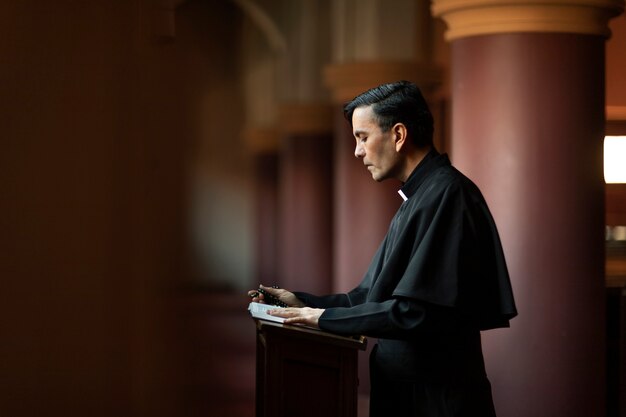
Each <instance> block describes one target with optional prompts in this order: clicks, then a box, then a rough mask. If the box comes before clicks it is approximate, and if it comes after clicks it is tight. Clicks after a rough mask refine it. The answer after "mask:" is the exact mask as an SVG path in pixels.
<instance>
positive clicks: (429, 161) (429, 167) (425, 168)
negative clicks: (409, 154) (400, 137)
mask: <svg viewBox="0 0 626 417" xmlns="http://www.w3.org/2000/svg"><path fill="white" fill-rule="evenodd" d="M449 164H450V161H449V159H448V155H446V154H443V155H442V154H440V153H439V152H437V150H436V149H435V148H432V149H431V150H430V151H428V153H427V154H426V155H425V156H424V158H423V159H422V160H421V161H420V163H419V164H417V166H416V167H415V169H414V170H413V172H411V175H409V178H407V180H406V182H405V183H404V184H402V187H400V189H399V190H398V194H400V197H402V199H403V200H404V201H406V200H408V199H409V198H411V196H412V195H413V194H415V191H417V189H418V188H419V186H420V185H421V184H422V182H424V179H425V178H426V176H427V174H428V173H430V172H431V171H434V170H435V169H436V168H438V167H440V166H443V165H449Z"/></svg>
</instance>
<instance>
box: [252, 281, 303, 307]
mask: <svg viewBox="0 0 626 417" xmlns="http://www.w3.org/2000/svg"><path fill="white" fill-rule="evenodd" d="M259 288H261V289H263V290H264V291H266V292H267V293H268V294H271V295H273V296H274V297H276V298H278V299H279V300H280V301H282V302H283V303H285V304H287V305H288V306H289V307H304V303H303V302H302V301H300V299H299V298H298V297H296V296H295V295H294V294H293V293H292V292H289V291H287V290H284V289H282V288H272V287H266V286H264V285H259ZM248 296H249V297H252V301H253V302H255V303H265V301H264V300H263V299H264V298H265V296H264V295H263V294H261V293H259V292H258V291H257V290H250V291H248Z"/></svg>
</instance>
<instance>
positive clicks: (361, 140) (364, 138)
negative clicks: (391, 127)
mask: <svg viewBox="0 0 626 417" xmlns="http://www.w3.org/2000/svg"><path fill="white" fill-rule="evenodd" d="M366 140H367V136H365V137H362V138H361V139H359V142H361V143H365V141H366Z"/></svg>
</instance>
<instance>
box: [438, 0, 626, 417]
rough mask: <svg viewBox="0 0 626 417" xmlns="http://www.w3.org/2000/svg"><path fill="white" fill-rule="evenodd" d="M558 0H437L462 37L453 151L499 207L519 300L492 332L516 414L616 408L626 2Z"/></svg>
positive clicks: (500, 385) (502, 408)
mask: <svg viewBox="0 0 626 417" xmlns="http://www.w3.org/2000/svg"><path fill="white" fill-rule="evenodd" d="M558 3H559V4H558V7H557V6H556V5H554V4H550V5H547V4H538V3H537V2H533V1H530V0H518V1H513V2H510V3H509V4H507V5H496V6H494V4H493V2H489V1H486V0H485V1H481V0H476V1H475V2H474V3H473V4H472V5H471V6H472V7H469V8H464V9H461V8H458V7H457V5H455V4H454V3H453V2H452V1H448V0H437V1H436V2H435V4H434V6H433V11H434V12H435V14H439V15H441V16H443V17H444V19H446V20H447V22H448V25H449V32H448V38H449V39H451V40H452V81H451V85H452V103H453V107H452V156H453V163H454V164H455V165H456V166H457V167H458V168H459V169H460V170H461V171H463V172H464V173H466V174H467V175H468V176H469V177H470V178H472V179H473V180H474V181H475V182H476V183H477V184H478V186H479V187H480V188H481V190H482V191H483V193H484V194H485V197H486V199H487V201H488V203H489V205H490V207H491V209H492V212H493V214H494V217H495V219H496V223H497V224H498V227H499V230H500V234H501V237H502V241H503V245H504V250H505V254H506V257H507V261H508V266H509V271H510V274H511V280H512V282H513V287H514V293H515V297H516V302H517V306H518V310H519V316H518V317H517V318H515V319H514V320H513V321H512V323H511V329H504V330H498V331H490V332H486V333H484V335H483V341H484V352H485V360H486V364H487V371H488V374H489V377H490V379H491V381H492V385H493V389H494V399H495V402H496V409H497V411H498V415H500V416H506V417H518V416H519V417H526V416H537V417H544V416H545V417H549V416H580V417H584V416H603V415H605V412H606V411H605V410H606V405H605V392H606V389H605V388H606V381H605V331H604V326H605V320H604V299H605V282H604V181H603V174H602V139H603V136H604V106H605V103H604V91H605V86H604V42H605V36H606V34H607V26H606V23H607V21H608V19H609V17H610V16H611V15H613V14H615V13H616V12H617V11H619V8H620V3H621V7H622V8H623V2H621V1H614V2H611V1H600V0H598V1H595V0H592V1H589V2H587V3H588V4H585V5H581V4H580V3H578V4H571V5H568V4H567V3H568V2H567V0H563V1H559V2H558ZM571 3H575V2H571Z"/></svg>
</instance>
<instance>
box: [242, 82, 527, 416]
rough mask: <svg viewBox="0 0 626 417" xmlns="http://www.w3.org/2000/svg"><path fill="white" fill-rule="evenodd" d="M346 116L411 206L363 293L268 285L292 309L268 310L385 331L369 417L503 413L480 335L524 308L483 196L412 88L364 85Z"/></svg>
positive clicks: (366, 158)
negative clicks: (439, 146) (445, 147)
mask: <svg viewBox="0 0 626 417" xmlns="http://www.w3.org/2000/svg"><path fill="white" fill-rule="evenodd" d="M344 114H345V116H346V118H347V120H348V121H349V122H350V123H351V125H352V129H353V134H354V137H355V139H356V148H355V156H356V157H357V158H361V159H362V160H363V164H364V165H365V167H366V169H367V170H368V171H369V172H370V173H371V175H372V178H374V180H376V181H383V180H386V179H389V178H395V179H398V180H400V181H401V182H402V186H401V188H400V190H399V191H398V193H399V194H400V196H401V197H402V199H403V200H404V202H403V203H402V205H401V206H400V208H399V209H398V211H397V213H396V214H395V216H394V218H393V220H392V221H391V225H390V226H389V231H388V232H387V235H386V236H385V238H384V240H383V241H382V243H381V244H380V247H379V248H378V250H377V252H376V254H375V255H374V258H373V259H372V261H371V263H370V265H369V268H368V270H367V272H366V273H365V276H364V277H363V280H362V281H361V283H360V284H359V285H358V286H357V287H356V288H355V289H353V290H352V291H350V292H349V293H347V294H333V295H326V296H315V295H312V294H307V293H302V292H289V291H287V290H284V289H275V288H268V287H262V288H263V289H264V290H265V291H267V293H269V294H271V295H273V296H275V297H277V298H279V299H280V300H281V301H282V302H284V303H286V304H287V305H288V306H290V307H289V308H285V309H275V310H272V314H275V315H276V316H281V317H285V318H286V321H285V323H292V324H297V323H300V324H306V325H308V326H315V327H319V328H320V329H323V330H326V331H329V332H333V333H338V334H345V335H366V336H370V337H375V338H378V343H377V345H376V346H375V347H374V349H373V350H372V354H371V356H370V374H371V378H370V380H371V397H370V417H380V416H396V417H397V416H429V417H430V416H442V417H443V416H446V417H448V416H455V417H458V416H468V417H491V416H495V410H494V406H493V400H492V396H491V387H490V384H489V380H488V379H487V375H486V373H485V366H484V361H483V355H482V348H481V340H480V332H481V331H482V330H489V329H494V328H500V327H508V326H509V320H510V319H511V318H513V317H514V316H515V315H516V314H517V311H516V308H515V302H514V299H513V293H512V290H511V283H510V280H509V275H508V272H507V267H506V263H505V259H504V254H503V251H502V246H501V243H500V238H499V236H498V231H497V229H496V225H495V223H494V220H493V218H492V216H491V214H490V212H489V209H488V207H487V204H486V203H485V200H484V198H483V196H482V194H481V192H480V191H479V189H478V188H477V187H476V185H475V184H474V183H473V182H472V181H471V180H469V179H468V178H467V177H465V176H464V175H463V174H462V173H460V172H459V171H458V170H456V169H455V168H454V167H453V166H452V165H451V164H450V161H449V159H448V157H447V155H445V154H440V153H438V152H437V150H435V148H434V146H433V141H432V136H433V118H432V115H431V113H430V111H429V109H428V106H427V104H426V101H425V100H424V98H423V96H422V94H421V92H420V91H419V89H418V88H417V87H416V86H415V85H414V84H412V83H409V82H406V81H400V82H396V83H391V84H384V85H381V86H379V87H376V88H373V89H371V90H368V91H366V92H364V93H363V94H361V95H359V96H358V97H356V98H355V99H354V100H352V101H351V102H350V103H348V104H346V106H345V108H344ZM251 293H252V292H251ZM253 301H260V302H263V295H256V296H255V298H254V299H253Z"/></svg>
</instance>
